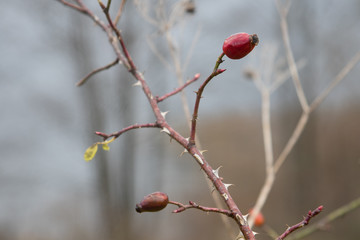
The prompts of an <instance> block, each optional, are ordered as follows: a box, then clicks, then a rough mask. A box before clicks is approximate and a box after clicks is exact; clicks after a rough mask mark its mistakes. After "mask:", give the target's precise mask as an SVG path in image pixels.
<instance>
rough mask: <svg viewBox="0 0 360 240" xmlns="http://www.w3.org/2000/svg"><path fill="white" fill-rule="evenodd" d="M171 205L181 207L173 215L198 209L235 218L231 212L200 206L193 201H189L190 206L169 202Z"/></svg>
mask: <svg viewBox="0 0 360 240" xmlns="http://www.w3.org/2000/svg"><path fill="white" fill-rule="evenodd" d="M169 203H170V204H173V205H176V206H178V207H179V208H178V209H175V210H174V211H173V213H180V212H183V211H185V210H186V209H190V208H196V209H199V210H201V211H204V212H214V213H221V214H224V215H226V216H228V217H232V218H233V217H234V215H233V213H232V212H231V211H230V210H226V209H219V208H210V207H204V206H201V205H198V204H196V203H194V202H193V201H189V204H188V205H186V204H182V203H179V202H175V201H169Z"/></svg>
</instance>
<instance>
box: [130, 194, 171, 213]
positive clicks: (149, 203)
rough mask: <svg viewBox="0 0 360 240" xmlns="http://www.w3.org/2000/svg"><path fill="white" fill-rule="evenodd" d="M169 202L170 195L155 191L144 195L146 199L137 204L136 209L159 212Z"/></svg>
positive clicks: (138, 210)
mask: <svg viewBox="0 0 360 240" xmlns="http://www.w3.org/2000/svg"><path fill="white" fill-rule="evenodd" d="M168 203H169V197H168V195H166V194H165V193H162V192H154V193H151V194H149V195H147V196H145V197H144V199H143V200H142V201H141V202H140V203H139V204H136V208H135V210H136V211H137V212H138V213H142V212H157V211H160V210H162V209H163V208H165V207H166V206H167V204H168Z"/></svg>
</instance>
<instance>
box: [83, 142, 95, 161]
mask: <svg viewBox="0 0 360 240" xmlns="http://www.w3.org/2000/svg"><path fill="white" fill-rule="evenodd" d="M97 150H98V143H95V144H93V145H91V146H90V147H89V148H88V149H86V151H85V154H84V159H85V161H87V162H88V161H90V160H91V159H93V158H94V156H95V154H96V152H97Z"/></svg>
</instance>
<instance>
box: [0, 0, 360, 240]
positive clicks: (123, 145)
mask: <svg viewBox="0 0 360 240" xmlns="http://www.w3.org/2000/svg"><path fill="white" fill-rule="evenodd" d="M120 2H121V1H112V12H111V14H112V15H113V16H115V15H116V11H117V9H118V8H119V6H120ZM84 3H85V4H86V5H87V6H88V7H89V8H90V9H91V10H92V11H93V12H94V13H95V14H97V15H98V16H99V17H100V18H101V19H104V16H103V14H102V12H101V10H100V8H99V6H98V3H97V1H95V0H94V1H90V0H87V1H85V0H84ZM190 3H191V4H192V3H193V4H194V9H192V7H191V6H190V7H189V5H188V4H189V2H187V1H170V0H169V1H165V0H164V1H143V0H138V1H127V3H126V5H125V9H124V12H123V15H122V17H121V20H120V22H119V28H120V29H121V31H122V34H123V36H124V38H125V42H126V43H127V45H128V48H129V51H130V53H131V55H132V57H133V59H134V61H135V63H136V64H137V67H138V69H139V70H140V71H142V72H143V74H144V76H145V78H146V80H147V81H148V83H149V85H150V87H151V89H152V90H153V93H154V94H156V95H159V96H161V95H163V94H165V93H167V92H169V91H172V90H173V89H174V88H176V87H177V86H178V83H177V78H182V79H184V81H186V79H190V78H192V77H193V76H194V75H195V74H196V73H200V74H201V78H200V79H199V80H198V81H197V82H195V83H194V84H192V85H190V86H189V87H188V88H187V89H186V91H185V94H186V99H187V101H188V102H189V105H190V110H192V108H193V102H194V100H195V94H194V93H193V92H194V91H196V90H197V88H198V87H199V85H200V84H201V82H202V81H203V80H204V79H205V78H206V76H207V75H208V74H210V72H211V71H212V69H213V66H214V64H215V61H216V59H217V57H218V56H219V55H220V53H221V52H222V43H223V41H224V39H225V38H226V37H228V36H230V35H231V34H233V33H236V32H248V33H251V34H252V33H257V34H258V36H259V38H260V44H259V45H258V46H257V47H256V48H255V49H254V51H253V52H252V53H251V54H250V55H249V56H247V57H246V58H244V59H243V60H240V61H232V60H229V59H228V58H225V62H224V63H223V64H222V65H221V67H222V68H226V69H227V71H226V72H225V73H223V74H221V75H219V76H218V77H216V78H215V79H214V80H213V81H212V82H211V83H210V85H209V86H208V87H207V89H206V90H205V93H204V98H203V99H202V102H201V106H200V115H199V123H198V126H199V128H198V134H199V137H200V142H201V145H202V148H203V149H206V150H208V152H206V153H205V157H207V160H208V161H209V163H210V164H211V165H212V166H213V167H214V168H217V167H218V166H222V168H221V170H220V176H222V177H223V178H224V182H226V183H233V184H234V186H232V187H231V188H230V192H231V193H232V195H233V198H234V199H235V201H236V202H237V203H238V206H239V207H240V210H241V211H242V212H244V213H246V212H247V211H248V210H249V209H250V208H251V207H253V206H254V204H255V201H256V199H257V196H258V194H259V191H260V189H261V186H262V184H263V182H264V179H265V161H264V146H263V138H262V127H261V96H260V93H259V91H258V90H257V88H256V87H255V85H254V83H253V81H252V80H251V79H249V78H248V77H247V76H246V74H244V73H246V72H249V71H250V72H264V69H266V66H276V68H274V69H273V73H272V74H270V75H264V76H265V77H268V78H269V79H270V81H271V79H273V78H274V76H276V74H280V73H281V71H282V72H284V71H286V69H287V62H286V58H285V51H284V44H283V40H282V38H281V29H280V17H279V13H278V11H277V8H276V4H275V2H274V1H267V0H259V1H235V0H232V1H230V0H229V1H211V2H209V1H204V0H195V1H194V2H190ZM0 15H1V19H2V21H1V24H0V32H1V34H0V100H1V102H2V104H1V105H0V112H1V117H0V132H1V134H0V185H1V187H0V213H1V214H0V239H15V240H32V239H51V240H52V239H89V240H92V239H159V240H160V239H174V240H176V239H235V236H236V235H237V234H238V232H237V229H236V226H235V225H234V224H233V223H231V224H230V228H227V227H226V226H225V225H224V223H223V221H222V220H221V218H220V216H218V215H217V214H206V213H203V212H200V211H196V210H188V211H185V212H184V213H181V214H172V213H171V211H172V210H173V209H174V207H173V206H169V207H167V208H166V209H165V210H163V211H161V212H158V213H142V214H138V213H136V212H135V209H134V208H135V204H136V203H138V202H140V201H141V199H142V198H143V196H145V195H147V194H148V193H151V192H154V191H163V192H166V193H167V194H168V195H169V197H170V199H171V200H174V201H179V202H182V203H187V202H188V201H189V200H192V201H195V202H196V203H198V204H201V205H205V206H215V204H214V201H213V200H212V195H213V194H216V193H211V192H210V191H209V188H208V186H207V183H206V180H205V178H204V176H203V173H202V172H201V171H200V169H199V166H198V165H197V164H196V163H195V161H194V160H193V159H192V158H190V157H189V156H187V155H186V154H184V155H182V156H180V154H181V152H182V148H181V147H179V146H178V145H177V143H176V142H170V141H169V138H168V136H167V135H166V134H160V133H159V131H158V130H157V129H140V130H135V131H132V132H128V133H126V134H124V135H123V136H121V137H120V138H119V139H117V140H116V141H115V142H113V143H111V144H110V147H111V149H110V151H109V152H104V151H102V150H99V152H98V153H97V155H96V157H95V158H94V159H93V160H92V161H91V162H85V161H84V160H83V154H84V151H85V149H86V148H87V147H89V146H90V145H91V144H93V143H94V142H96V141H100V140H101V139H99V137H97V136H96V135H95V134H93V133H94V131H102V132H105V133H112V132H115V131H118V130H120V129H122V128H124V127H126V126H129V125H131V124H134V123H148V122H153V121H154V116H153V114H152V112H151V109H150V107H149V105H148V102H147V101H146V99H145V97H144V96H143V93H142V91H141V89H140V88H137V87H132V85H133V84H134V82H135V81H134V79H132V77H131V75H130V74H129V73H128V72H127V71H126V70H125V69H124V67H123V66H121V65H120V66H116V67H113V68H111V69H110V70H107V71H104V72H101V73H99V74H97V75H95V76H93V77H92V78H91V79H89V80H88V82H87V83H86V84H85V85H84V86H82V87H76V86H75V84H76V83H77V82H78V81H79V80H80V79H81V78H83V77H84V76H85V75H86V74H88V73H89V72H91V71H92V70H93V69H95V68H98V67H101V66H104V65H106V64H108V63H110V62H112V61H114V60H115V55H114V53H113V52H112V49H111V46H110V45H109V43H108V39H107V36H106V35H105V34H104V32H102V30H100V29H99V28H98V27H97V26H95V25H94V23H93V22H92V20H91V19H90V18H88V17H86V16H85V15H82V14H80V13H78V12H76V11H74V10H73V9H70V8H68V7H65V6H64V5H63V4H61V3H60V2H59V1H40V0H34V1H20V0H13V1H1V2H0ZM169 16H173V17H174V16H175V18H174V19H175V20H176V21H174V24H172V25H170V28H169V29H168V30H167V31H164V29H165V28H164V25H161V24H160V23H164V22H166V21H168V20H169ZM154 19H155V20H157V21H158V22H156V21H155V22H153V21H152V20H154ZM170 20H171V18H170ZM287 20H288V25H289V34H290V40H291V45H292V49H293V53H294V57H295V60H296V61H297V62H299V66H300V68H299V73H300V79H301V82H302V84H303V87H304V91H305V95H306V97H307V99H308V101H309V102H312V101H313V100H314V99H315V98H316V96H318V95H319V93H320V92H321V91H322V90H323V89H325V88H326V86H328V84H329V83H330V82H331V81H332V79H334V77H335V76H336V75H337V74H338V73H339V71H340V70H341V69H342V68H343V67H344V66H345V65H346V64H347V62H348V61H349V60H350V59H351V58H352V57H353V56H354V55H355V53H357V52H358V51H359V50H360V45H359V43H360V31H359V29H360V2H359V1H357V0H348V1H335V0H331V1H329V0H317V1H311V0H303V1H293V2H292V5H291V7H290V9H289V15H288V18H287ZM169 39H170V40H171V43H172V44H173V46H172V48H171V47H170V48H169V45H168V42H169ZM169 49H172V50H169ZM174 53H175V55H174ZM172 54H173V55H172ZM174 56H175V58H174ZM174 59H177V60H179V62H177V64H180V66H181V67H180V70H181V71H180V72H179V71H178V72H176V68H175V64H174ZM300 63H301V64H300ZM178 66H179V65H178ZM178 70H179V68H178ZM359 76H360V67H359V66H358V65H357V66H355V68H354V69H353V70H352V71H351V72H350V73H349V74H348V75H347V76H346V77H345V79H344V81H343V82H342V83H340V85H339V86H337V87H336V88H335V89H334V90H333V91H332V92H331V94H330V95H329V96H328V97H327V98H326V99H325V101H324V102H323V103H322V104H321V105H320V106H319V107H318V108H317V109H316V110H315V111H314V112H313V113H312V114H311V116H310V119H309V122H308V124H307V126H306V128H305V130H304V132H303V133H302V135H301V137H300V139H299V141H298V143H297V144H296V145H295V148H294V149H293V150H292V151H291V153H290V155H289V157H288V158H287V160H286V162H285V164H284V165H283V166H282V168H281V169H280V171H279V174H278V176H277V178H276V180H275V184H274V187H273V189H272V190H271V193H270V195H269V198H268V200H267V202H266V204H265V206H264V208H263V211H262V212H263V214H264V215H265V218H266V225H267V226H269V227H271V228H272V229H274V230H275V231H276V232H278V233H282V232H283V231H284V230H285V229H286V227H287V226H288V225H290V226H291V225H293V224H295V223H297V222H299V221H301V220H302V218H303V216H304V215H306V213H307V211H308V210H310V209H314V208H316V207H317V206H319V205H324V213H322V214H321V215H320V216H319V217H317V218H316V219H314V220H313V222H312V223H315V222H316V221H317V220H320V219H321V218H322V217H324V216H326V214H329V213H330V212H331V211H333V210H335V209H337V208H339V207H340V206H343V205H345V204H347V203H349V202H350V201H352V200H354V199H356V198H358V197H359V196H360V188H359V184H360V180H359V178H360V174H359V173H360V127H359V122H360V105H359V101H360V82H359ZM160 108H161V110H162V111H169V113H168V115H167V119H168V121H169V123H170V124H171V125H172V126H174V128H175V129H177V130H178V131H179V132H180V133H181V134H183V135H184V136H188V135H189V130H188V123H189V120H190V119H188V118H187V117H186V115H185V113H184V110H183V105H182V100H181V95H180V94H178V95H176V96H174V97H171V98H169V99H168V100H166V101H165V102H163V103H161V104H160ZM271 112H272V115H271V123H272V130H273V146H274V155H275V158H276V157H277V156H278V155H279V154H280V152H281V151H282V149H283V148H284V145H285V144H286V142H287V141H288V139H289V137H290V135H291V133H292V131H293V129H294V127H295V126H296V124H297V121H298V119H299V117H300V115H301V112H302V110H301V106H300V104H299V101H298V99H297V96H296V91H295V88H294V86H293V83H292V81H291V80H290V79H289V80H287V81H286V82H285V83H284V84H282V85H281V86H280V87H279V88H278V89H277V91H276V92H274V93H273V94H272V96H271ZM359 222H360V212H359V210H355V211H353V212H351V213H349V214H347V215H346V216H345V217H343V218H340V219H338V220H336V221H335V222H333V223H332V224H330V225H328V226H324V228H323V229H322V230H321V231H319V232H316V233H315V234H313V235H311V236H309V237H307V238H306V239H327V240H333V239H360V231H359V228H358V225H359ZM255 231H257V232H260V235H259V237H257V239H271V238H270V237H269V236H268V235H267V234H266V232H265V231H264V229H262V228H255Z"/></svg>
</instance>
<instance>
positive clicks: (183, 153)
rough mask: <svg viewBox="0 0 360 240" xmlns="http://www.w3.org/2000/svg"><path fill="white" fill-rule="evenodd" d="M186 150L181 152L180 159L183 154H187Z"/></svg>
mask: <svg viewBox="0 0 360 240" xmlns="http://www.w3.org/2000/svg"><path fill="white" fill-rule="evenodd" d="M187 152H188V150H187V149H186V148H184V151H182V153H181V154H180V157H182V155H184V153H187Z"/></svg>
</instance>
